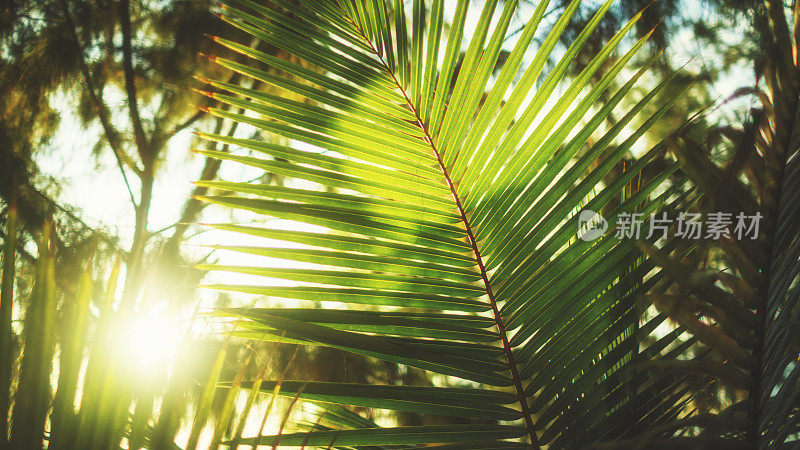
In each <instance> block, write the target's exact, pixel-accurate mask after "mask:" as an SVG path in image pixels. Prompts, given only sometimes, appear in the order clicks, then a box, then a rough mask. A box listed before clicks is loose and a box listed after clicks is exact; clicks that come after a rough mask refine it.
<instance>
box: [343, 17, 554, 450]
mask: <svg viewBox="0 0 800 450" xmlns="http://www.w3.org/2000/svg"><path fill="white" fill-rule="evenodd" d="M345 17H347V19H348V20H349V21H350V23H351V24H352V25H353V26H354V27H355V28H356V29H357V30H358V32H359V34H360V35H361V37H362V38H363V39H364V41H365V42H366V43H367V45H369V47H370V49H371V50H372V52H373V53H374V54H375V56H376V57H377V58H378V60H379V61H380V63H381V65H382V66H383V68H384V69H385V70H386V72H387V73H388V74H389V76H391V78H392V81H394V83H395V85H396V86H397V89H398V90H399V91H400V93H401V94H402V95H403V98H404V99H405V101H406V103H407V106H408V107H409V108H410V109H411V111H412V112H413V113H414V117H415V118H416V120H417V126H418V127H419V128H420V130H421V131H422V132H423V133H424V135H425V137H424V139H425V142H426V143H427V144H428V145H430V147H431V150H432V151H433V155H434V157H435V158H436V161H437V163H438V164H439V168H440V169H441V171H442V175H443V176H444V179H445V182H446V183H447V187H448V188H449V189H450V194H451V195H452V196H453V201H454V202H455V206H456V209H457V210H458V215H459V217H460V218H461V221H462V223H463V224H464V229H465V232H466V235H467V241H468V242H469V245H470V247H471V248H472V252H473V253H474V255H475V261H476V263H477V264H478V269H479V270H480V276H481V279H482V280H483V284H484V286H485V290H486V295H487V296H488V297H489V303H490V305H491V308H492V316H493V319H494V323H495V325H496V326H497V333H498V335H499V337H500V341H501V342H502V346H503V353H505V355H506V361H507V363H508V369H509V371H510V372H511V377H512V380H513V382H514V388H515V390H516V394H517V400H518V401H519V404H520V407H521V408H522V417H523V418H524V420H525V425H526V427H527V429H528V436H529V437H530V440H531V447H532V448H535V449H539V448H541V447H540V446H539V442H538V439H537V437H536V430H535V428H534V424H533V419H532V417H531V413H530V410H529V409H528V400H527V396H526V395H525V389H524V387H523V386H522V379H521V378H520V375H519V371H518V370H517V362H516V360H515V358H514V353H513V352H512V350H511V345H510V343H509V339H508V333H507V332H506V327H505V324H504V323H503V320H502V317H501V316H500V309H499V308H498V306H497V300H496V298H495V295H494V293H493V292H492V286H491V284H490V282H489V275H488V273H487V271H486V266H485V265H484V263H483V258H482V257H481V252H480V249H478V243H477V240H476V239H475V234H474V233H473V232H472V226H471V225H470V223H469V219H468V218H467V214H466V211H465V210H464V207H463V206H462V205H461V200H460V198H459V196H458V192H457V191H456V187H455V185H454V184H453V181H452V180H451V179H450V174H449V172H448V171H447V167H446V166H445V164H444V161H442V158H441V154H440V152H439V150H438V149H437V148H436V144H435V143H434V142H433V139H431V136H430V134H429V133H428V128H427V127H426V126H425V124H424V123H423V121H422V118H421V116H420V115H419V111H417V108H416V107H415V106H414V104H413V102H412V101H411V99H410V98H409V97H408V94H407V93H406V91H405V89H403V87H402V85H401V84H400V82H399V81H398V80H397V78H396V77H395V75H394V73H393V72H392V71H391V70H390V69H389V66H388V64H387V63H386V61H385V60H384V59H383V57H382V56H381V55H380V53H379V52H378V51H377V49H375V46H373V45H372V41H370V40H369V39H368V38H367V36H366V35H365V34H364V31H363V30H362V29H361V27H360V26H359V25H358V23H357V22H356V21H354V20H352V18H350V17H349V16H347V14H346V13H345Z"/></svg>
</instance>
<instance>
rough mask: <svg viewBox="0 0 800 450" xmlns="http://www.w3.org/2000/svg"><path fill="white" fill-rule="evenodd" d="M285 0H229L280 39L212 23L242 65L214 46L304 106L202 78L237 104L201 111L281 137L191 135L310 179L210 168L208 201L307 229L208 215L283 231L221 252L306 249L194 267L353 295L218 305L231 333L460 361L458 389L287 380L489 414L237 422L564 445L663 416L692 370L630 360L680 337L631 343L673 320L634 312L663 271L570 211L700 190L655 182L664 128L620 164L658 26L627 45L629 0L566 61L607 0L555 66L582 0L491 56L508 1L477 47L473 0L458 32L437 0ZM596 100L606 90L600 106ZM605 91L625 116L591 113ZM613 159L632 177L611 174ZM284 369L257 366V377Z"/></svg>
mask: <svg viewBox="0 0 800 450" xmlns="http://www.w3.org/2000/svg"><path fill="white" fill-rule="evenodd" d="M275 3H276V5H277V6H278V7H277V8H275V9H273V8H270V7H266V6H263V5H260V4H256V3H253V2H250V1H240V2H238V3H237V4H236V5H237V6H227V7H225V14H224V16H223V19H224V20H226V21H227V22H229V23H230V24H232V25H233V26H236V27H238V28H240V29H242V30H244V31H246V32H248V33H250V34H252V35H253V36H254V37H256V38H258V39H261V40H263V41H264V42H266V43H268V44H269V45H273V46H275V47H277V48H279V49H281V50H283V51H285V52H286V53H287V54H290V55H292V59H291V60H283V59H278V58H275V57H272V56H269V55H266V54H264V53H261V52H259V51H257V50H254V49H251V48H250V47H246V46H242V45H240V44H236V43H233V42H230V41H226V40H223V39H216V40H217V41H218V42H219V43H220V44H222V45H224V46H226V47H228V48H231V49H233V50H236V51H239V52H241V53H242V54H245V55H247V56H249V57H250V58H251V64H248V65H243V64H239V63H235V62H233V61H230V60H225V59H217V62H218V63H219V64H220V65H222V66H224V67H227V68H229V69H232V70H234V71H236V72H238V73H240V74H242V75H244V76H247V77H251V78H254V79H257V80H259V81H262V82H264V83H267V84H272V85H275V86H278V87H280V88H283V89H285V90H287V92H296V93H298V94H301V95H304V96H306V97H307V98H309V99H310V100H311V101H312V102H313V103H311V104H308V103H300V102H297V101H293V100H290V99H289V98H288V97H287V98H284V97H282V96H274V95H268V94H265V93H262V92H258V91H256V90H252V89H246V88H242V87H239V86H236V85H231V84H226V83H220V82H210V83H211V85H212V86H214V87H215V89H216V90H215V91H214V92H213V93H209V94H208V95H211V96H213V97H214V98H215V99H217V100H219V101H220V102H221V103H224V104H229V105H232V106H235V107H239V108H244V109H245V110H247V111H248V113H246V114H235V113H231V112H227V111H225V110H223V109H213V108H212V109H210V110H209V112H210V113H211V114H214V115H217V116H219V117H224V118H228V119H232V120H235V121H238V122H240V123H243V124H248V125H250V126H252V127H255V128H256V129H259V130H261V131H264V132H268V133H274V134H277V135H280V136H283V137H284V138H286V139H287V140H288V144H286V145H278V144H269V143H265V142H263V141H259V140H252V139H239V138H232V137H226V136H221V135H214V134H208V133H202V134H201V136H202V137H204V138H206V139H210V140H216V141H219V142H224V143H227V144H232V145H235V146H238V147H240V148H242V149H246V150H249V151H250V154H249V155H248V156H244V155H238V154H228V153H222V152H211V151H203V152H201V153H203V154H204V155H206V156H208V157H211V158H218V159H221V160H224V161H230V162H234V163H239V164H244V165H247V166H251V167H255V168H258V169H262V170H265V171H269V172H274V173H279V174H282V175H285V176H287V177H291V178H295V179H300V180H305V181H307V182H310V183H311V184H309V183H305V184H304V185H303V186H305V187H304V188H295V187H292V186H288V187H275V186H261V185H256V184H248V183H232V182H205V183H203V185H204V186H208V187H211V188H218V189H221V190H225V191H229V192H234V193H236V194H237V195H236V196H232V195H230V196H208V197H205V198H204V200H206V201H208V202H211V203H215V204H218V205H222V206H225V207H229V208H235V209H241V210H247V211H252V212H255V213H258V214H263V215H265V216H270V217H276V218H280V219H287V220H291V221H296V222H302V223H305V224H308V225H313V226H315V227H314V228H313V231H286V230H278V229H269V228H259V227H246V226H240V225H231V224H220V225H214V226H215V227H216V228H218V229H222V230H227V231H235V232H240V233H245V234H248V235H250V236H254V237H260V238H268V239H270V240H273V241H272V242H274V241H284V243H283V244H280V245H269V244H267V245H264V246H238V247H233V246H216V247H215V248H217V249H222V250H229V251H234V252H240V253H243V254H249V255H257V256H263V257H269V258H276V259H278V260H288V261H292V262H295V263H303V264H305V266H304V268H293V269H289V268H285V267H281V264H265V265H263V266H231V265H205V266H202V268H203V269H209V270H221V271H229V272H236V273H244V274H250V275H257V276H262V277H266V278H267V279H280V280H286V281H285V282H282V283H280V285H278V284H275V283H270V282H269V281H265V283H264V284H263V285H257V286H244V285H229V284H221V285H214V286H212V287H214V288H217V289H228V290H233V291H238V292H245V293H252V294H260V295H266V296H271V297H280V298H288V299H295V300H303V301H310V302H320V301H333V302H339V303H341V304H342V306H343V307H345V306H346V308H347V309H342V310H320V309H274V308H273V309H228V310H223V311H220V314H223V315H230V316H236V317H241V318H243V319H244V321H243V322H242V323H241V327H240V330H239V331H237V333H236V335H238V336H243V337H250V338H264V339H267V340H275V341H282V342H295V343H305V344H309V345H321V346H329V347H333V348H338V349H342V350H345V351H349V352H354V353H358V354H361V355H365V356H370V357H376V358H380V359H383V360H387V361H393V362H396V363H399V364H405V365H408V366H412V367H417V368H421V369H426V370H429V371H431V372H434V373H438V374H442V375H449V376H452V377H456V378H459V379H461V381H456V380H455V379H453V382H454V387H421V386H420V387H415V386H365V385H354V384H345V383H314V382H309V383H306V382H284V383H283V385H282V388H281V394H282V395H286V396H289V397H293V396H295V395H299V396H300V398H303V399H306V400H307V401H312V402H316V403H321V404H343V405H352V406H361V407H370V408H379V409H386V410H396V411H411V412H416V413H422V414H436V415H448V416H455V417H465V418H475V419H489V421H490V423H489V424H487V423H485V421H484V422H481V423H475V424H471V425H468V426H465V425H442V426H426V427H399V428H376V427H369V426H366V427H364V426H354V425H353V424H352V422H348V423H350V425H347V424H341V423H340V424H338V425H336V426H338V427H340V428H330V429H325V430H320V429H318V428H317V429H315V430H314V431H312V432H310V433H308V434H287V435H283V436H281V437H280V438H279V439H278V438H276V437H275V436H260V437H252V438H250V439H249V440H248V439H244V440H242V441H241V442H242V443H251V444H256V443H260V444H266V445H271V444H273V443H274V442H276V439H277V441H279V444H280V445H286V446H292V445H310V446H318V447H323V448H325V447H329V446H331V445H334V446H346V447H350V446H365V445H373V446H380V445H390V446H395V445H418V444H425V445H432V444H441V445H440V446H439V447H437V448H461V449H463V448H475V449H478V448H481V449H482V448H486V449H488V448H518V447H520V448H522V447H525V448H527V447H530V446H531V445H533V446H534V447H537V448H538V447H540V446H544V445H551V446H553V447H555V448H566V447H576V446H580V445H583V444H586V443H590V442H595V441H598V440H602V439H616V438H620V437H624V436H627V435H628V434H630V433H632V432H634V431H635V430H637V429H644V428H648V427H651V426H654V425H655V424H659V423H662V422H668V421H671V420H674V419H675V418H676V417H677V415H678V414H679V413H680V412H681V411H682V407H681V406H677V407H676V406H675V405H680V402H679V400H680V398H682V397H683V394H682V393H680V392H678V393H677V394H676V393H675V392H676V391H675V386H678V385H681V386H685V385H686V383H687V382H688V381H687V380H688V378H687V377H686V376H673V377H666V378H664V379H661V380H658V381H656V382H649V381H648V380H647V379H646V377H645V376H644V375H643V374H642V373H639V372H637V371H635V370H633V371H631V370H628V369H629V366H631V365H632V364H634V363H637V362H641V361H643V360H646V359H651V358H654V357H656V356H659V355H660V354H662V353H663V351H664V349H665V348H666V347H668V346H669V345H670V344H671V343H675V342H676V339H677V336H678V334H670V335H667V336H665V337H663V338H662V339H660V340H657V341H656V342H655V343H652V344H650V345H649V346H647V345H644V344H642V342H643V338H644V337H645V336H647V335H648V334H650V333H651V332H652V331H653V329H655V328H656V327H657V326H658V325H659V324H661V323H663V321H664V320H665V316H664V315H656V316H654V317H651V318H649V320H645V321H644V322H642V321H640V318H641V317H642V310H641V308H640V307H639V306H637V299H638V298H639V297H640V296H641V295H643V294H644V293H647V292H648V291H650V290H651V289H653V288H654V287H655V286H657V285H658V283H659V281H660V277H661V275H659V274H660V272H659V270H658V268H657V267H656V266H655V264H654V263H653V262H652V261H650V260H648V259H647V258H643V256H642V254H641V252H640V251H639V250H638V248H637V247H636V246H635V245H634V243H633V241H624V240H619V239H617V238H615V237H614V236H613V232H609V233H608V234H607V235H605V236H603V237H601V238H600V239H599V240H596V241H592V242H585V241H583V240H580V239H576V236H575V232H576V230H577V229H578V216H577V214H576V212H577V211H578V210H580V209H582V208H586V209H592V210H594V211H603V212H604V214H607V217H608V218H609V219H610V220H612V221H613V218H616V217H617V215H618V214H620V213H622V212H626V211H628V212H630V211H637V212H642V213H651V212H656V211H659V210H661V208H662V207H663V206H664V205H665V204H667V205H669V206H670V207H673V208H678V207H680V206H682V205H684V204H685V203H686V202H687V201H690V198H688V197H687V196H686V195H679V192H676V191H672V190H667V191H664V189H663V186H664V185H665V182H666V180H667V179H668V178H669V177H670V176H672V175H673V174H674V172H675V170H676V168H677V167H676V166H675V165H666V166H664V165H663V164H660V163H658V161H660V155H661V154H662V153H663V151H664V146H665V144H664V143H661V144H658V145H655V146H653V147H652V148H651V149H649V150H648V151H646V152H645V153H644V154H643V156H641V157H640V158H638V159H637V160H635V161H633V162H630V161H628V160H627V159H626V158H627V155H629V154H630V152H631V150H632V149H633V147H634V145H635V144H636V143H637V142H638V141H639V140H640V138H641V137H642V136H643V135H644V134H645V133H646V132H647V131H648V129H649V128H650V127H651V126H652V125H653V124H654V123H655V122H656V121H657V120H658V119H659V118H660V117H661V116H662V115H663V114H665V113H666V112H667V111H668V110H669V109H670V108H671V107H672V106H673V103H674V101H675V100H673V101H672V102H668V103H667V104H664V105H660V106H659V107H658V108H655V110H654V111H655V112H652V113H650V115H644V114H643V112H644V111H645V110H646V107H647V106H648V105H649V104H650V103H651V102H652V101H653V99H654V98H655V97H656V95H658V94H659V93H660V92H661V91H662V90H663V89H664V88H665V87H666V86H667V85H669V84H670V83H671V82H672V78H671V77H670V78H668V79H666V80H665V81H663V82H662V83H660V84H658V85H657V86H655V87H654V88H653V89H651V90H647V91H646V92H645V95H644V96H643V97H642V98H641V99H639V100H638V101H635V102H631V101H630V100H627V99H630V94H631V92H632V90H633V88H634V87H635V86H636V85H637V82H639V81H640V80H641V78H642V76H643V75H644V74H645V73H646V71H647V68H648V67H649V63H652V60H651V61H650V62H649V63H648V64H646V65H645V66H644V67H643V68H642V69H641V70H638V71H636V72H633V73H631V74H629V75H627V76H626V77H625V78H624V79H622V80H620V78H622V74H623V73H626V72H624V69H625V67H626V65H627V64H628V63H629V62H630V60H631V59H632V58H633V57H634V55H635V54H636V53H637V51H638V50H639V49H640V48H641V47H642V46H643V45H644V43H645V41H646V38H647V37H645V38H643V39H641V40H639V41H637V42H635V43H634V44H633V45H632V46H631V48H630V49H629V50H627V51H625V52H620V51H619V47H620V44H621V43H622V42H623V40H624V38H625V37H626V36H627V34H628V32H629V31H630V30H631V28H632V27H633V25H634V24H635V22H636V20H637V19H638V16H637V17H634V18H633V19H632V20H631V21H630V22H629V23H627V24H626V25H625V26H624V27H623V28H622V29H621V30H620V31H619V33H618V34H617V35H615V36H614V37H613V38H612V39H611V40H610V41H609V42H608V43H607V44H606V45H605V46H604V47H603V48H602V50H601V51H600V52H599V53H598V54H597V55H596V56H595V58H594V59H593V60H592V61H591V62H590V63H589V64H588V65H587V66H586V67H585V68H584V69H583V70H582V71H581V72H580V73H579V74H578V75H577V76H575V77H572V78H568V77H567V73H568V69H569V68H570V67H571V65H572V64H573V63H574V62H575V58H576V57H577V55H578V52H579V50H580V49H581V48H582V46H583V45H584V44H586V42H587V40H588V39H589V38H590V37H591V36H592V32H593V30H594V29H595V28H596V27H597V26H598V24H599V23H600V21H601V19H602V18H603V16H604V14H605V13H606V11H608V9H609V8H610V7H611V4H612V2H611V1H610V0H609V1H607V2H605V3H604V4H603V5H602V6H601V7H600V8H599V9H598V10H597V12H596V14H595V15H594V17H593V18H592V19H591V20H590V21H589V22H588V24H587V26H586V28H585V29H584V30H583V32H582V33H580V35H579V36H578V37H577V38H576V40H575V41H574V42H573V43H572V44H571V45H570V46H569V48H567V49H566V50H565V52H564V54H563V55H562V56H561V57H560V58H559V59H558V62H557V63H556V65H555V66H554V67H553V68H552V70H550V71H548V72H546V71H545V63H546V61H547V60H548V59H549V58H551V57H552V56H553V55H554V51H555V48H556V44H557V42H558V41H559V37H560V35H561V33H562V32H563V30H564V29H565V27H566V25H567V23H568V22H569V20H570V17H571V15H572V14H573V13H574V12H575V11H576V9H577V8H578V5H579V2H578V1H577V0H576V1H573V2H572V3H571V4H570V5H568V6H567V8H566V10H565V12H564V15H563V16H562V17H561V18H559V19H558V20H557V21H556V22H555V24H554V25H553V27H552V30H551V31H550V32H549V33H548V34H547V36H546V37H545V39H544V40H543V41H542V43H541V45H540V46H539V47H538V48H537V49H536V52H535V54H534V55H533V56H532V57H531V56H530V55H529V50H530V49H531V48H532V47H533V45H532V42H533V38H534V36H535V35H536V32H537V30H538V29H539V24H540V22H541V20H542V18H543V16H544V14H545V12H546V11H547V7H548V4H547V2H546V1H544V2H541V3H540V4H539V5H538V6H537V8H536V10H535V11H534V12H533V14H532V16H531V18H530V20H529V21H528V23H527V25H526V26H525V28H524V30H523V31H522V34H521V35H520V36H519V38H518V40H517V42H516V44H515V45H514V47H513V49H512V50H511V51H510V54H509V56H508V58H507V59H506V61H505V64H504V65H503V66H502V69H500V70H499V72H496V71H495V68H496V66H497V62H498V58H499V56H500V52H501V50H502V49H503V48H504V43H505V38H506V36H507V34H508V27H509V24H510V23H511V19H512V17H514V14H515V12H516V9H517V2H516V1H506V2H504V3H503V4H502V5H499V4H498V2H497V1H487V2H485V3H484V4H483V8H482V11H481V12H480V13H479V14H478V15H476V16H475V17H476V18H477V22H476V23H475V30H474V32H473V33H472V34H471V36H470V39H469V40H468V42H467V43H466V44H464V43H462V38H463V36H464V35H465V31H464V30H465V27H466V21H467V17H468V15H469V14H471V13H470V12H469V9H470V7H471V5H470V2H469V1H467V0H460V1H459V2H458V4H457V7H456V10H455V15H454V18H453V21H452V24H451V25H450V28H449V30H448V31H447V33H445V31H444V30H445V26H444V20H443V9H444V2H443V1H441V0H435V1H433V2H432V4H431V5H427V4H425V3H424V2H422V1H419V0H416V1H414V2H413V5H411V16H410V17H406V15H405V13H406V12H405V11H404V10H403V8H402V6H403V5H402V2H399V1H396V2H394V4H388V3H386V2H384V1H383V0H376V1H367V2H361V1H356V2H351V1H345V0H340V1H337V2H329V1H313V0H304V1H301V2H299V5H295V4H294V3H292V2H284V1H276V2H275ZM470 17H471V16H470ZM409 31H410V33H409ZM462 49H466V50H465V52H464V54H463V58H461V57H460V56H459V55H460V53H461V51H462ZM526 55H527V56H526ZM297 61H303V63H302V64H300V63H298V62H297ZM519 74H521V77H519V78H518V79H517V75H519ZM559 87H563V88H564V89H563V90H559ZM600 98H605V99H606V101H605V103H603V104H602V105H598V104H597V102H598V100H599V99H600ZM624 100H626V101H624ZM624 105H628V106H624ZM612 112H621V114H620V115H619V117H621V118H620V119H618V120H617V121H614V122H613V123H612V124H611V125H610V126H609V127H608V128H607V129H605V130H603V131H601V125H603V124H604V123H606V122H608V121H610V120H611V114H612ZM301 143H302V145H301ZM309 149H311V150H309ZM618 167H623V168H624V170H622V171H621V175H620V176H619V177H617V178H614V177H611V176H610V175H609V173H610V172H611V171H612V169H614V168H618ZM308 186H317V188H314V187H308ZM634 186H635V189H634ZM612 231H613V230H612ZM654 240H655V238H653V239H651V241H654ZM285 243H292V245H288V246H287V244H285ZM294 244H301V245H300V246H297V245H294ZM664 245H665V246H666V247H667V248H674V246H673V247H669V245H670V244H669V243H666V244H664ZM273 261H274V259H273ZM653 273H655V274H656V275H653ZM287 282H288V284H289V285H288V286H287ZM309 304H310V305H311V304H314V303H309ZM640 324H641V325H640ZM640 344H642V350H641V351H640ZM565 349H568V351H565ZM457 385H461V386H466V385H468V386H470V387H469V388H465V387H455V386H457ZM273 386H274V383H273V384H270V383H268V382H264V383H262V384H261V389H265V390H267V391H269V390H270V389H271V388H272V387H273ZM663 392H670V394H668V395H664V394H662V393H663ZM679 394H680V395H679ZM654 395H660V397H658V400H659V401H655V402H653V401H652V400H653V396H654ZM497 421H502V422H503V423H502V424H501V423H496V422H497ZM631 424H633V426H631ZM637 427H638V428H637ZM520 438H523V439H522V441H520ZM522 442H527V443H522Z"/></svg>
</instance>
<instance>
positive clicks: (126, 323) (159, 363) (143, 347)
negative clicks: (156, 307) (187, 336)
mask: <svg viewBox="0 0 800 450" xmlns="http://www.w3.org/2000/svg"><path fill="white" fill-rule="evenodd" d="M118 330H119V334H118V339H119V340H118V342H117V345H116V346H115V347H116V350H117V351H118V352H119V354H118V355H117V356H119V357H120V358H121V359H122V360H123V362H125V363H126V364H128V365H130V366H136V367H139V368H141V370H143V371H147V372H156V371H159V370H163V369H166V368H168V367H169V366H170V365H171V362H172V361H173V360H174V358H175V356H176V355H177V352H178V347H179V345H180V342H181V340H182V338H183V330H182V328H181V327H179V326H178V324H176V323H175V321H174V320H170V319H168V318H167V317H165V315H163V314H157V313H154V312H151V313H144V314H142V313H137V314H135V315H132V316H130V317H127V318H125V319H124V320H123V321H122V324H121V325H120V328H119V329H118Z"/></svg>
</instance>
